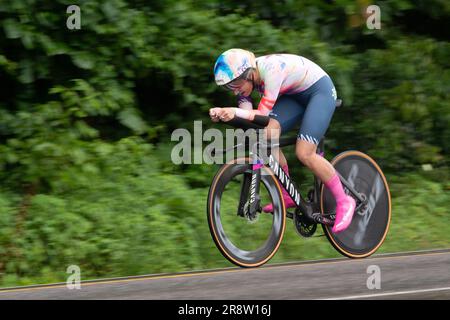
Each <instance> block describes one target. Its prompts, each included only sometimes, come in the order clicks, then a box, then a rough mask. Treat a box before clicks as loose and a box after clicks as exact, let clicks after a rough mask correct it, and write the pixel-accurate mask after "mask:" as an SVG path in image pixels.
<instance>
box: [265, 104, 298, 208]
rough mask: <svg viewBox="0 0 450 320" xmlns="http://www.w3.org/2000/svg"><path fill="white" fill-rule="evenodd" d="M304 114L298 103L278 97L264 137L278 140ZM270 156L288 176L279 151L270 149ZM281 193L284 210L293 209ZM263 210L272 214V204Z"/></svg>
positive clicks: (283, 159) (283, 158) (292, 204)
mask: <svg viewBox="0 0 450 320" xmlns="http://www.w3.org/2000/svg"><path fill="white" fill-rule="evenodd" d="M304 112H305V108H304V107H303V106H302V105H301V104H300V103H299V102H298V101H295V99H293V98H292V97H290V96H280V97H279V98H278V99H277V101H276V103H275V105H274V107H273V109H272V111H271V112H270V114H269V116H270V118H271V119H270V122H269V125H268V127H267V130H266V137H270V138H271V139H274V138H279V137H280V135H281V134H283V133H285V132H287V131H289V130H291V129H292V128H294V126H296V125H298V124H299V123H300V122H301V119H302V117H303V114H304ZM271 129H272V130H271ZM272 155H273V156H274V157H275V159H276V160H277V161H278V162H279V163H280V166H281V167H282V168H283V170H284V172H286V174H287V175H289V169H288V165H287V161H286V158H285V156H284V155H283V152H282V151H281V149H280V148H272ZM282 193H283V200H284V204H285V206H286V208H292V207H295V206H296V205H295V202H294V201H293V200H292V199H291V197H290V196H289V194H288V192H287V191H286V190H285V189H284V188H282ZM263 210H264V211H265V212H272V211H273V206H272V204H268V205H266V206H264V208H263Z"/></svg>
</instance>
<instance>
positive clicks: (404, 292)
mask: <svg viewBox="0 0 450 320" xmlns="http://www.w3.org/2000/svg"><path fill="white" fill-rule="evenodd" d="M447 290H450V287H446V288H434V289H423V290H410V291H396V292H386V293H376V294H366V295H359V296H347V297H336V298H327V299H317V300H351V299H363V298H374V297H387V296H397V295H402V294H415V293H425V292H438V291H447Z"/></svg>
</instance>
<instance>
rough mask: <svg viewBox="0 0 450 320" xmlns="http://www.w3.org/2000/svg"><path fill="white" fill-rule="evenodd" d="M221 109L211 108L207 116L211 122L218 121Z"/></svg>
mask: <svg viewBox="0 0 450 320" xmlns="http://www.w3.org/2000/svg"><path fill="white" fill-rule="evenodd" d="M221 110H222V108H211V109H209V116H210V117H211V120H212V121H213V122H219V121H220V114H221V113H222V111H221Z"/></svg>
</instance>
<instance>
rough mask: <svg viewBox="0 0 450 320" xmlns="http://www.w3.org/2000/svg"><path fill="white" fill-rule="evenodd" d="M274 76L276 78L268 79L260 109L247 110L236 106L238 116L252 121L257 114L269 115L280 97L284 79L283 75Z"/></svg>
mask: <svg viewBox="0 0 450 320" xmlns="http://www.w3.org/2000/svg"><path fill="white" fill-rule="evenodd" d="M273 78H274V79H268V80H269V81H267V80H266V88H265V90H264V96H263V97H262V99H261V101H260V102H259V105H258V109H256V110H247V109H241V108H236V110H235V114H236V116H237V117H239V118H243V119H247V120H250V121H252V120H253V119H254V118H255V115H261V116H267V115H268V114H269V113H270V111H271V110H272V108H273V106H274V104H275V101H276V100H277V98H278V94H279V93H280V88H281V83H282V81H283V80H282V78H281V77H277V78H275V77H273Z"/></svg>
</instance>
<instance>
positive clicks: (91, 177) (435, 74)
mask: <svg viewBox="0 0 450 320" xmlns="http://www.w3.org/2000/svg"><path fill="white" fill-rule="evenodd" d="M368 4H369V3H368V1H356V2H355V1H350V0H349V1H346V0H345V1H312V0H311V1H301V2H300V1H287V0H286V1H279V2H277V3H274V2H270V1H260V2H254V1H253V2H251V1H238V2H236V1H231V0H230V1H189V0H186V1H151V3H150V2H147V1H137V0H133V1H132V0H128V1H126V0H111V1H108V2H106V3H104V2H94V1H78V3H77V5H78V6H79V7H80V9H81V29H80V30H69V29H67V27H66V19H67V18H68V16H69V14H67V13H66V8H67V3H66V2H65V1H61V0H57V1H37V0H22V1H10V2H2V3H1V4H0V85H1V87H0V88H1V90H0V169H1V170H0V179H1V182H0V279H1V280H0V281H4V283H7V284H13V283H18V282H20V281H22V283H24V282H27V281H28V282H29V281H33V280H32V279H45V280H48V281H56V280H60V279H63V278H64V272H65V268H66V267H67V265H66V264H80V266H81V267H82V272H84V273H85V275H87V276H93V277H94V276H104V275H124V274H133V273H144V272H161V271H171V270H180V269H186V268H202V267H205V266H208V267H211V266H217V265H218V264H221V263H222V259H221V257H219V255H217V256H214V254H215V251H214V248H213V244H212V243H211V240H210V237H209V234H208V231H207V229H206V227H207V226H206V221H204V220H203V219H204V218H203V216H204V203H205V199H206V195H207V184H208V181H209V179H210V175H211V174H212V173H213V172H214V167H211V166H206V165H204V166H183V167H181V166H180V167H177V166H174V165H172V164H171V163H170V159H169V156H168V154H170V148H171V144H170V133H171V132H172V130H173V129H175V128H183V127H186V128H190V127H191V126H192V123H193V120H199V119H200V120H205V121H208V117H207V110H208V109H209V108H210V107H211V106H213V105H216V106H228V105H233V104H234V103H235V101H234V98H233V97H232V96H231V95H230V94H228V93H226V92H224V91H221V90H220V89H219V88H217V87H216V86H215V84H214V81H213V78H212V66H213V63H214V61H215V59H216V57H217V56H218V55H219V54H220V53H221V52H222V51H224V50H226V49H228V48H231V47H243V48H247V49H250V50H253V51H254V52H255V53H256V55H263V54H268V53H272V52H290V53H296V54H300V55H304V56H306V57H308V58H310V59H312V60H314V61H316V62H318V63H319V64H320V65H321V66H322V67H323V68H324V69H325V70H326V71H327V72H328V73H329V74H330V75H331V77H332V78H333V80H334V82H335V84H336V87H337V91H338V95H339V96H340V97H341V98H343V99H344V101H345V107H344V108H343V109H342V110H338V111H337V112H336V115H335V117H334V119H333V123H332V126H331V128H330V130H329V133H328V134H327V139H328V148H329V149H331V151H332V153H336V152H338V151H342V150H344V149H350V148H355V149H360V150H362V151H366V152H368V153H369V154H370V155H372V156H373V157H374V158H375V159H376V160H377V161H378V162H380V163H381V165H382V166H383V169H384V170H386V171H387V173H388V174H396V175H404V174H405V175H409V174H411V173H412V172H415V171H418V170H420V165H422V164H432V165H433V166H434V167H436V168H440V169H439V170H435V171H434V172H439V174H434V175H433V174H431V173H430V175H429V177H428V179H430V181H431V180H435V181H436V180H438V179H437V178H440V179H444V181H445V179H447V180H448V169H447V168H448V152H449V141H450V137H449V128H450V126H449V124H450V123H449V122H450V107H449V102H448V101H449V90H448V83H449V80H450V71H449V70H450V68H449V62H448V61H449V57H450V44H449V42H448V39H449V38H448V28H446V27H445V25H444V22H445V21H448V18H449V15H450V8H449V6H448V2H447V1H439V0H433V1H414V2H413V1H409V0H402V1H380V2H379V5H380V8H381V19H382V28H381V30H368V29H367V28H366V25H365V19H366V14H365V13H364V9H365V7H366V6H367V5H368ZM417 21H424V23H415V22H417ZM207 123H209V122H205V125H204V127H206V124H207ZM211 126H212V124H211ZM330 156H331V155H330ZM415 176H416V175H414V177H415ZM394 180H395V179H394ZM401 181H403V180H401ZM406 181H413V182H411V183H417V179H411V180H408V179H406ZM430 183H432V182H430ZM434 183H437V182H434ZM438 185H439V186H442V187H443V188H445V184H444V183H441V184H438ZM410 187H411V189H414V188H417V186H415V185H410ZM437 188H439V187H437ZM443 190H445V189H443ZM394 196H395V195H394ZM402 199H403V198H402ZM423 199H425V197H423ZM443 202H444V201H443ZM443 202H442V203H443ZM293 241H294V240H293ZM289 243H291V242H289ZM292 243H294V242H292ZM295 245H298V242H295ZM392 247H395V246H394V245H393V246H392ZM289 248H290V247H289V246H288V247H287V249H286V251H285V253H283V250H282V251H281V253H280V256H282V257H289V258H292V257H305V256H303V255H300V256H296V255H295V254H293V253H292V252H293V251H289V250H291V249H289ZM319 251H320V252H324V251H323V250H322V251H321V250H319ZM327 252H328V251H327ZM327 254H330V252H328V253H327ZM83 270H84V271H83ZM27 279H28V280H27Z"/></svg>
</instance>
